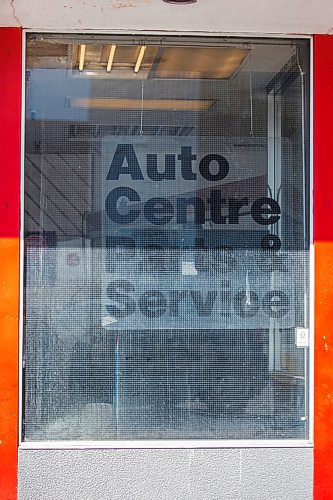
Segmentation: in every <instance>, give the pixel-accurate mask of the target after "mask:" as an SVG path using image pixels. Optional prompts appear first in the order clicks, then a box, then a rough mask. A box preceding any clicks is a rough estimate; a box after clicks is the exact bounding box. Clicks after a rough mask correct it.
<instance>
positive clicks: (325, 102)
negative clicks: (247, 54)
mask: <svg viewBox="0 0 333 500" xmlns="http://www.w3.org/2000/svg"><path fill="white" fill-rule="evenodd" d="M332 117H333V36H322V35H320V36H315V38H314V240H315V422H314V424H315V429H314V445H315V448H314V467H315V469H314V498H315V500H331V499H333V161H332V158H331V153H332V151H331V146H332V142H333V121H332Z"/></svg>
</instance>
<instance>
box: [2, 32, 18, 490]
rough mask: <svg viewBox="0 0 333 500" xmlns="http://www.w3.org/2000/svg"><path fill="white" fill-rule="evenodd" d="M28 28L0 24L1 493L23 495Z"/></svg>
mask: <svg viewBox="0 0 333 500" xmlns="http://www.w3.org/2000/svg"><path fill="white" fill-rule="evenodd" d="M21 46H22V31H21V29H20V28H0V68H1V84H0V113H1V114H0V157H1V162H0V297H1V298H0V498H1V500H12V499H15V498H16V497H17V493H16V491H17V444H18V311H19V227H20V226H19V223H20V220H19V215H20V214H19V209H20V157H21V153H20V136H21V80H22V77H21V75H22V58H21Z"/></svg>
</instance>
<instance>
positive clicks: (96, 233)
mask: <svg viewBox="0 0 333 500" xmlns="http://www.w3.org/2000/svg"><path fill="white" fill-rule="evenodd" d="M24 182H25V199H24V207H25V209H24V210H25V220H24V231H25V233H24V234H25V260H24V263H25V265H24V292H25V298H24V311H25V317H24V363H23V366H24V377H23V379H24V412H23V413H24V414H23V417H24V426H23V432H24V439H25V440H26V441H42V440H129V439H229V440H230V439H258V440H260V439H303V440H305V439H308V436H309V422H308V415H309V408H308V385H309V380H308V343H309V333H308V328H309V293H308V290H309V283H308V276H309V270H308V267H309V266H308V257H309V226H310V223H309V212H310V211H309V191H310V190H309V43H308V41H307V40H260V39H254V40H244V39H229V38H228V39H215V38H211V39H209V40H204V39H202V40H201V39H192V38H188V37H175V38H163V37H162V38H161V37H158V38H154V37H152V38H149V37H148V38H135V37H134V38H124V37H118V38H114V37H113V38H112V37H107V36H105V37H97V36H96V37H95V36H89V37H88V36H86V37H83V36H82V37H79V36H77V35H76V36H72V37H71V36H60V35H29V36H28V40H27V73H26V132H25V176H24Z"/></svg>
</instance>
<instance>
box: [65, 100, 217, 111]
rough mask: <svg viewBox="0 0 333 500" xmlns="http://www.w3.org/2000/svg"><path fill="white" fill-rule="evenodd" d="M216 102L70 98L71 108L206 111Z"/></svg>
mask: <svg viewBox="0 0 333 500" xmlns="http://www.w3.org/2000/svg"><path fill="white" fill-rule="evenodd" d="M213 104H214V101H213V100H208V99H200V100H194V99H144V100H142V99H109V98H102V97H98V98H87V97H81V98H80V97H75V98H70V99H69V105H70V107H71V108H88V109H105V110H108V109H120V110H127V109H137V110H151V111H162V110H166V111H204V110H207V109H209V108H211V106H212V105H213Z"/></svg>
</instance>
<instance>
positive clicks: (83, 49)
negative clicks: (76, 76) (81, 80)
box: [79, 45, 86, 71]
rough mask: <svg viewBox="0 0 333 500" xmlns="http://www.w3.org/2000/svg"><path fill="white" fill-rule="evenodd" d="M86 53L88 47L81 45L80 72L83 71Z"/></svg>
mask: <svg viewBox="0 0 333 500" xmlns="http://www.w3.org/2000/svg"><path fill="white" fill-rule="evenodd" d="M85 53H86V46H85V45H80V59H79V70H80V71H82V70H83V66H84V55H85Z"/></svg>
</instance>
